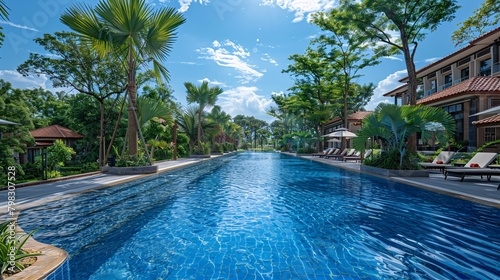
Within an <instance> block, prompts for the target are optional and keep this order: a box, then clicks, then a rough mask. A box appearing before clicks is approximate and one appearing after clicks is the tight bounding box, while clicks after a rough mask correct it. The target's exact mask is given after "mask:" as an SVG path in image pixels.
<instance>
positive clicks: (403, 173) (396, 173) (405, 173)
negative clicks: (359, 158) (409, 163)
mask: <svg viewBox="0 0 500 280" xmlns="http://www.w3.org/2000/svg"><path fill="white" fill-rule="evenodd" d="M359 168H360V170H361V171H363V172H366V173H369V174H373V175H379V176H380V175H382V176H385V177H429V171H428V170H392V169H384V168H379V167H374V166H368V165H364V164H361V165H360V167H359Z"/></svg>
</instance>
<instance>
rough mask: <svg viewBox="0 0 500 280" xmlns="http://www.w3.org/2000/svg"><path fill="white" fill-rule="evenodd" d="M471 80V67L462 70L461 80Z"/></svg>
mask: <svg viewBox="0 0 500 280" xmlns="http://www.w3.org/2000/svg"><path fill="white" fill-rule="evenodd" d="M468 78H469V67H465V68H464V69H461V70H460V80H461V81H465V80H467V79H468Z"/></svg>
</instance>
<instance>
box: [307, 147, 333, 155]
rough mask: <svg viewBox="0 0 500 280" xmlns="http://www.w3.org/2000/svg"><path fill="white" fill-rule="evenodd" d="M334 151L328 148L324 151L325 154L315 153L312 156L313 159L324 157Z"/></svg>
mask: <svg viewBox="0 0 500 280" xmlns="http://www.w3.org/2000/svg"><path fill="white" fill-rule="evenodd" d="M331 150H333V148H328V149H326V150H323V152H321V153H314V154H312V156H313V157H316V156H318V157H319V156H324V155H327V154H328V153H330V151H331Z"/></svg>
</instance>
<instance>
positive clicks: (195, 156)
mask: <svg viewBox="0 0 500 280" xmlns="http://www.w3.org/2000/svg"><path fill="white" fill-rule="evenodd" d="M189 157H190V158H210V157H211V156H210V155H190V156H189Z"/></svg>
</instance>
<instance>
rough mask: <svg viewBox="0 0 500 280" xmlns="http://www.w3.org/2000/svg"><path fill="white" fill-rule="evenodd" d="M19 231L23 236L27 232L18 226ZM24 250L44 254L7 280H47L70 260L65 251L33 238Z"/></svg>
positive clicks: (25, 245) (27, 242)
mask: <svg viewBox="0 0 500 280" xmlns="http://www.w3.org/2000/svg"><path fill="white" fill-rule="evenodd" d="M17 231H18V232H19V233H21V234H25V232H24V231H23V230H22V229H21V228H20V227H19V226H17ZM23 248H25V249H31V250H36V251H40V252H42V255H40V256H37V257H36V258H37V260H36V262H35V263H33V264H32V265H30V266H29V267H27V268H26V269H25V270H23V271H21V272H19V273H17V274H14V275H12V276H10V277H8V278H6V279H9V280H41V279H46V278H47V277H48V276H49V275H50V274H51V273H52V272H54V271H56V270H57V269H58V268H59V267H60V266H61V265H63V264H64V262H65V261H66V260H67V259H68V257H69V255H68V253H67V252H66V251H64V250H63V249H60V248H57V247H54V246H52V245H48V244H43V243H40V242H38V241H36V240H35V239H33V238H32V237H30V238H29V239H28V241H26V243H25V244H24V246H23Z"/></svg>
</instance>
